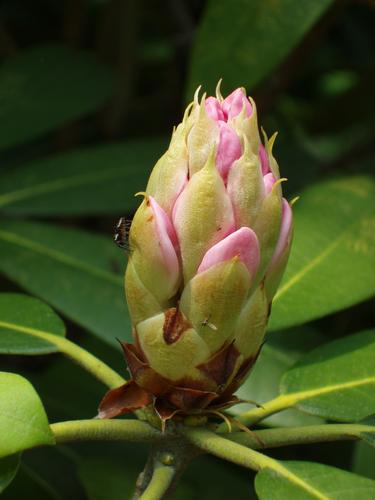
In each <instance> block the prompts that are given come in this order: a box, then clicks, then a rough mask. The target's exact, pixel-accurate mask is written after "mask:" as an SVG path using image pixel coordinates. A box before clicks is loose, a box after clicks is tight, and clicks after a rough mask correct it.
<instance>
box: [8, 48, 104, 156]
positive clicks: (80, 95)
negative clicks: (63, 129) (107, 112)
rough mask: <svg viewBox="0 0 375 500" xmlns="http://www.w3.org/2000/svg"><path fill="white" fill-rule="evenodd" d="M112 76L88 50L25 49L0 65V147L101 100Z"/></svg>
mask: <svg viewBox="0 0 375 500" xmlns="http://www.w3.org/2000/svg"><path fill="white" fill-rule="evenodd" d="M112 85H113V84H112V76H111V75H110V73H109V71H108V69H106V68H105V67H103V66H102V65H100V64H99V63H98V62H96V61H95V59H94V57H93V56H92V55H91V54H89V53H88V52H82V51H80V52H77V51H73V50H71V49H68V48H66V47H62V46H57V45H55V46H50V45H45V46H40V47H34V48H31V49H26V50H23V51H22V52H20V53H19V54H18V55H16V56H14V57H12V58H9V59H8V60H6V61H5V63H4V64H3V65H2V67H1V69H0V149H4V148H7V147H10V146H14V145H16V144H19V143H22V142H25V141H28V140H30V139H34V138H35V137H38V136H39V135H41V134H44V133H46V132H48V131H50V130H51V129H54V128H55V127H57V126H58V125H61V124H63V123H65V122H67V121H69V120H73V119H75V118H78V117H80V116H82V115H85V114H87V113H89V112H91V111H93V110H95V109H97V108H98V107H99V106H101V105H103V104H104V102H105V101H106V100H107V99H108V97H109V96H110V94H111V92H112Z"/></svg>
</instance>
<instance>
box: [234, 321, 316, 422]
mask: <svg viewBox="0 0 375 500" xmlns="http://www.w3.org/2000/svg"><path fill="white" fill-rule="evenodd" d="M322 342H324V337H322V336H321V335H319V334H318V333H316V332H315V330H313V329H312V328H309V327H306V326H305V327H304V328H303V329H302V331H301V328H299V331H298V332H297V331H295V330H293V331H279V332H274V333H273V334H272V335H269V336H268V338H267V339H266V342H265V344H264V346H263V347H262V350H261V353H260V355H259V358H258V360H257V362H256V363H255V366H254V368H253V369H252V371H251V373H250V376H249V377H248V378H247V380H246V381H245V382H244V384H243V385H242V386H241V387H240V389H239V390H238V391H237V392H236V395H237V396H238V397H239V398H242V399H245V400H253V401H256V402H257V403H260V404H262V403H264V402H266V401H268V400H270V399H272V398H274V397H276V396H277V395H278V394H279V386H280V380H281V377H282V376H283V375H284V373H285V372H286V371H287V370H289V369H290V368H291V367H292V366H293V365H294V364H295V363H296V362H297V361H298V359H300V358H301V357H302V356H303V355H304V353H305V352H306V351H307V350H310V349H313V348H314V347H316V346H317V345H319V344H321V343H322ZM249 408H250V407H249ZM243 411H244V405H236V406H233V407H232V408H231V413H233V414H235V415H240V414H241V413H242V412H243ZM321 422H322V420H321V419H320V418H318V417H315V416H312V415H307V414H305V413H302V412H300V411H298V410H295V409H289V410H285V411H283V412H280V413H276V414H275V415H272V416H271V417H269V418H267V419H266V420H263V422H262V424H265V425H271V426H298V425H312V424H318V423H321Z"/></svg>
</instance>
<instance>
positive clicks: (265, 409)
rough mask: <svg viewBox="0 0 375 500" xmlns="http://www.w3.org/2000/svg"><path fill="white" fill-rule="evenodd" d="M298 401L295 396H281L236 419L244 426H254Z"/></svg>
mask: <svg viewBox="0 0 375 500" xmlns="http://www.w3.org/2000/svg"><path fill="white" fill-rule="evenodd" d="M297 401H298V399H297V398H294V397H293V395H288V396H286V395H280V396H277V397H276V398H274V399H271V400H270V401H267V403H263V404H262V406H260V407H258V408H252V409H251V410H249V411H247V412H244V413H242V414H241V415H239V416H238V417H236V419H237V420H239V421H240V422H242V423H243V424H246V425H252V424H255V423H257V422H259V421H260V420H263V419H264V418H266V417H269V416H270V415H273V414H274V413H277V412H279V411H282V410H286V409H288V408H291V407H292V406H293V405H294V404H295V403H296V402H297ZM223 429H224V427H223Z"/></svg>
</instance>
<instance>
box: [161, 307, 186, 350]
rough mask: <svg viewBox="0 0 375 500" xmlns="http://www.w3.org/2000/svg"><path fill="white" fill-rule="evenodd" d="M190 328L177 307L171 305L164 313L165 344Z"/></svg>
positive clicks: (171, 342) (174, 340)
mask: <svg viewBox="0 0 375 500" xmlns="http://www.w3.org/2000/svg"><path fill="white" fill-rule="evenodd" d="M190 328H191V324H190V323H189V322H188V320H187V319H186V318H185V317H184V315H183V314H182V312H181V311H180V310H179V309H178V307H171V308H170V309H168V310H167V311H166V313H165V320H164V325H163V336H164V340H165V343H166V344H173V343H174V342H177V340H178V339H179V338H180V337H181V335H183V333H184V332H186V331H187V330H189V329H190Z"/></svg>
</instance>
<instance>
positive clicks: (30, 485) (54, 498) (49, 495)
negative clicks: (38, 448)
mask: <svg viewBox="0 0 375 500" xmlns="http://www.w3.org/2000/svg"><path fill="white" fill-rule="evenodd" d="M59 493H61V492H59ZM59 493H57V491H54V490H53V489H52V488H51V487H50V485H49V484H48V483H47V482H46V481H45V480H44V479H43V478H41V477H40V476H39V474H36V473H35V472H34V471H33V470H31V469H30V468H29V467H26V466H25V465H24V464H23V463H21V465H20V467H19V470H18V473H17V476H16V478H15V479H14V480H13V482H12V484H11V485H10V487H9V488H7V489H6V490H5V492H4V493H3V494H2V496H1V500H19V499H26V498H27V499H35V500H36V499H37V500H60V499H62V498H63V497H62V495H61V494H59ZM71 498H72V497H71Z"/></svg>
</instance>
